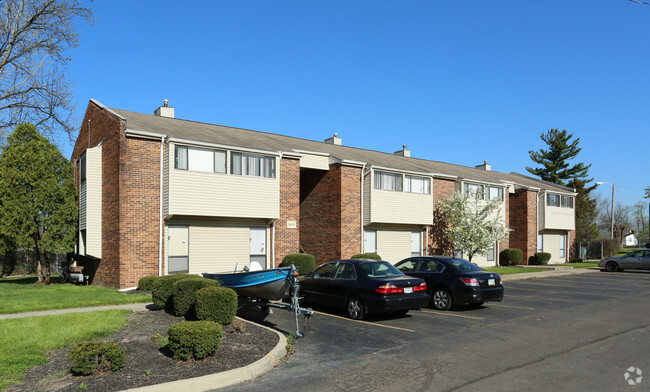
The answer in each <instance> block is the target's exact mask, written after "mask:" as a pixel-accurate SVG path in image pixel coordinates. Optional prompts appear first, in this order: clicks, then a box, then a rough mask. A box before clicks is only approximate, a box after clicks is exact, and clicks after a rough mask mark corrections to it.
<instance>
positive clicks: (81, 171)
mask: <svg viewBox="0 0 650 392" xmlns="http://www.w3.org/2000/svg"><path fill="white" fill-rule="evenodd" d="M80 159H81V160H80V162H79V181H80V182H84V181H86V153H85V152H84V153H83V155H81V158H80Z"/></svg>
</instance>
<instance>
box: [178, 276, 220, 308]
mask: <svg viewBox="0 0 650 392" xmlns="http://www.w3.org/2000/svg"><path fill="white" fill-rule="evenodd" d="M218 285H219V283H218V282H217V281H216V280H212V279H206V278H202V277H200V276H195V277H193V278H191V279H181V280H178V281H176V282H174V284H173V285H172V286H173V287H174V294H173V301H174V313H175V314H176V315H177V316H185V315H187V316H189V317H193V316H194V304H195V303H196V292H197V291H199V290H200V289H202V288H204V287H212V286H218Z"/></svg>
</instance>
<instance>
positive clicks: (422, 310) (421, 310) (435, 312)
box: [420, 309, 483, 320]
mask: <svg viewBox="0 0 650 392" xmlns="http://www.w3.org/2000/svg"><path fill="white" fill-rule="evenodd" d="M420 312H423V313H432V314H439V315H441V316H452V317H462V318H468V319H474V320H483V317H476V316H465V315H464V314H456V313H452V312H440V311H437V310H426V309H420Z"/></svg>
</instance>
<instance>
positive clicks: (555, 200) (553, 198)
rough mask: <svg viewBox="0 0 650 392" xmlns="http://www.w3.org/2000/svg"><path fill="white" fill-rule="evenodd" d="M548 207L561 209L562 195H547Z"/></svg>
mask: <svg viewBox="0 0 650 392" xmlns="http://www.w3.org/2000/svg"><path fill="white" fill-rule="evenodd" d="M546 205H547V206H550V207H559V206H560V195H546Z"/></svg>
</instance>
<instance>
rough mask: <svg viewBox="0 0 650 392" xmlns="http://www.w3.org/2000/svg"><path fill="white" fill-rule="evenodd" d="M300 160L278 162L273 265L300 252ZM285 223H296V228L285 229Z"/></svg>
mask: <svg viewBox="0 0 650 392" xmlns="http://www.w3.org/2000/svg"><path fill="white" fill-rule="evenodd" d="M299 220H300V160H299V159H292V158H283V159H282V160H281V161H280V218H279V219H278V220H277V221H276V222H275V265H276V266H277V265H280V263H281V262H282V259H283V258H284V256H286V255H288V254H291V253H298V252H299V251H300V247H299V241H300V222H299ZM287 221H294V222H296V228H295V229H290V228H287Z"/></svg>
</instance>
